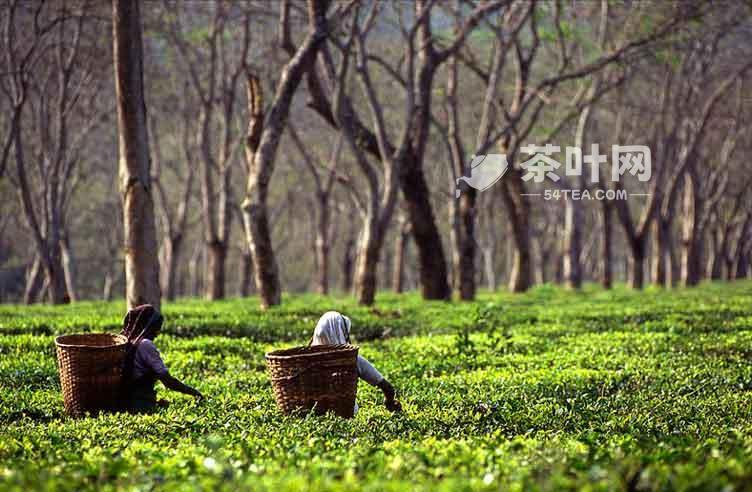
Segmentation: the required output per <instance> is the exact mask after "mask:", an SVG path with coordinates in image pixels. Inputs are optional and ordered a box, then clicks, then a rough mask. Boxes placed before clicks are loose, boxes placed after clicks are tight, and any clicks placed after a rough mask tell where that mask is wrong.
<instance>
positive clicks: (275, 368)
mask: <svg viewBox="0 0 752 492" xmlns="http://www.w3.org/2000/svg"><path fill="white" fill-rule="evenodd" d="M357 357H358V347H357V346H355V345H317V346H313V347H295V348H291V349H286V350H276V351H274V352H269V353H268V354H266V363H267V367H268V369H269V377H270V378H271V381H272V387H273V388H274V398H275V400H276V401H277V406H278V407H279V409H280V410H281V411H282V413H283V414H285V415H290V414H293V413H305V412H306V411H309V410H313V411H314V412H315V413H317V414H323V413H325V412H327V411H332V412H334V413H335V414H337V415H339V416H340V417H345V418H351V417H352V416H353V413H354V410H355V394H356V393H357V390H358V365H357Z"/></svg>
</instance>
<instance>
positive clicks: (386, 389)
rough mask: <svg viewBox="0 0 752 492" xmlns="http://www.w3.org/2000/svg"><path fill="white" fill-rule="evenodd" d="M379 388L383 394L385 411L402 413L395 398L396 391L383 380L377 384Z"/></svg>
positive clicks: (400, 406)
mask: <svg viewBox="0 0 752 492" xmlns="http://www.w3.org/2000/svg"><path fill="white" fill-rule="evenodd" d="M379 388H380V389H381V391H382V392H383V393H384V406H386V408H387V410H389V411H390V412H401V411H402V405H401V404H400V402H399V400H397V398H395V396H396V394H397V391H396V390H395V389H394V386H392V384H391V383H390V382H389V381H387V380H386V379H384V380H383V381H381V383H380V384H379Z"/></svg>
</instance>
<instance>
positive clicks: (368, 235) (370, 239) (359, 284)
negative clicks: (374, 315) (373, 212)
mask: <svg viewBox="0 0 752 492" xmlns="http://www.w3.org/2000/svg"><path fill="white" fill-rule="evenodd" d="M383 241H384V236H383V233H382V231H381V230H380V228H379V225H378V219H377V218H375V217H367V218H366V219H365V222H364V224H363V232H362V234H361V237H360V251H359V252H358V261H357V265H356V267H355V295H356V296H357V298H358V303H359V304H361V305H363V306H370V305H372V304H373V302H374V300H375V298H376V283H377V282H376V279H377V268H378V264H379V256H380V252H381V245H382V244H383Z"/></svg>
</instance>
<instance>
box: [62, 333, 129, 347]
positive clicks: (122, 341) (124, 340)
mask: <svg viewBox="0 0 752 492" xmlns="http://www.w3.org/2000/svg"><path fill="white" fill-rule="evenodd" d="M89 335H107V336H109V337H112V338H113V339H114V340H118V341H119V343H112V344H109V345H87V344H82V343H63V342H64V339H65V338H71V337H81V336H89ZM126 343H128V339H127V338H126V337H124V336H123V335H120V334H114V333H69V334H67V335H58V336H56V337H55V345H56V346H57V347H61V348H85V349H89V350H100V349H101V350H104V349H110V348H113V347H120V346H122V345H125V344H126Z"/></svg>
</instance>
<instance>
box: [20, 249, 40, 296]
mask: <svg viewBox="0 0 752 492" xmlns="http://www.w3.org/2000/svg"><path fill="white" fill-rule="evenodd" d="M42 270H43V267H42V261H41V260H40V258H39V256H35V257H34V262H33V263H32V264H31V268H29V271H28V273H27V275H26V288H25V289H24V304H34V303H35V302H37V301H38V300H39V294H40V293H41V291H42V284H44V275H42V273H43V272H42Z"/></svg>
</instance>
